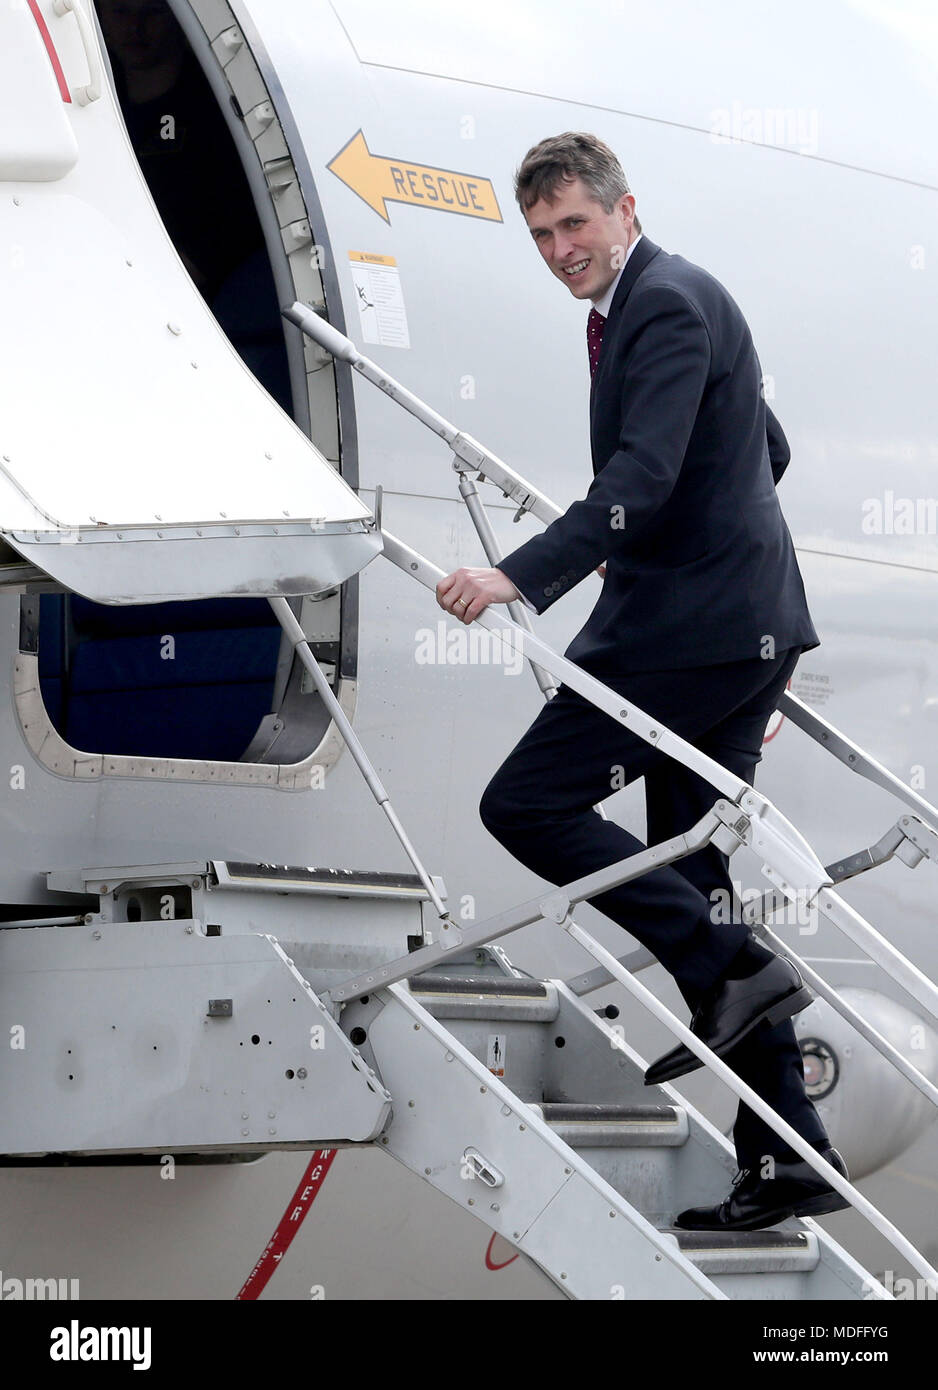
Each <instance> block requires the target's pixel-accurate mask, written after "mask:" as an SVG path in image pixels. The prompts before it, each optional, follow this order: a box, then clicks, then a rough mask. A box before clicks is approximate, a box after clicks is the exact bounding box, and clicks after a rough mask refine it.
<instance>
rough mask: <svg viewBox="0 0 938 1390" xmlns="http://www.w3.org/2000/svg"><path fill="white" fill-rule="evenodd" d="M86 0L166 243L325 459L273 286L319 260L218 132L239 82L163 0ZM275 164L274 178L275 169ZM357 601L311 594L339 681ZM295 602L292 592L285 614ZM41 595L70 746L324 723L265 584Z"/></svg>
mask: <svg viewBox="0 0 938 1390" xmlns="http://www.w3.org/2000/svg"><path fill="white" fill-rule="evenodd" d="M95 8H96V12H97V16H98V20H99V24H100V30H101V34H102V37H103V39H104V43H105V46H106V50H107V55H108V59H109V62H110V66H111V72H112V76H113V83H114V90H115V93H116V96H117V98H118V101H119V104H120V108H121V112H122V115H123V119H124V123H125V126H126V128H127V132H128V135H129V138H130V142H131V144H132V147H133V150H134V154H135V156H136V159H137V163H138V165H139V167H140V170H141V173H142V174H143V177H144V179H145V181H146V183H147V186H148V188H149V191H150V194H151V196H152V198H153V201H154V203H155V205H156V208H157V211H158V213H159V215H160V218H161V220H162V222H163V225H164V227H165V229H166V232H167V233H168V235H169V237H170V239H171V241H172V243H173V246H174V248H175V250H176V252H177V254H178V255H179V257H180V259H181V260H182V262H183V264H184V265H185V267H186V270H187V272H188V274H189V276H190V278H191V279H192V281H193V283H194V284H195V286H196V288H197V289H198V291H199V293H200V294H201V295H202V298H203V299H204V300H205V302H206V304H207V306H208V308H209V309H210V311H211V313H212V315H213V316H214V318H215V319H216V321H217V322H218V323H219V325H220V327H221V328H222V330H223V331H224V333H225V335H226V336H227V338H228V339H229V341H230V342H231V344H232V346H233V347H234V348H235V350H236V351H237V352H238V354H239V356H240V357H241V359H242V360H243V362H244V363H245V365H246V366H247V367H248V368H249V370H250V371H251V372H252V373H253V374H254V376H255V377H256V378H257V379H258V381H260V383H261V385H262V386H263V387H264V388H265V390H266V391H267V392H268V394H269V395H270V396H271V397H272V398H273V399H274V400H275V401H276V402H277V403H278V405H279V406H280V407H281V408H282V409H283V410H284V411H285V412H286V413H287V414H288V415H291V417H292V418H293V419H294V420H295V422H296V423H297V424H298V425H299V427H300V428H301V429H302V430H303V431H304V433H307V434H309V435H310V437H311V438H313V442H314V443H315V444H317V446H318V447H320V448H321V449H322V451H323V452H324V453H325V454H326V457H328V458H331V459H333V460H335V459H336V457H337V453H338V438H339V429H338V419H337V415H338V405H337V397H336V391H335V383H334V377H333V374H332V370H331V367H330V369H329V371H328V372H318V373H317V374H316V375H317V376H318V378H319V380H318V382H317V383H316V387H315V390H316V392H317V393H318V395H317V396H316V398H315V399H314V400H313V401H312V402H311V396H312V393H313V387H312V386H310V387H309V389H308V383H307V373H306V368H305V363H304V356H303V348H302V343H300V345H299V347H298V348H297V345H296V343H295V342H294V344H293V347H292V349H291V348H290V347H289V346H288V336H287V335H288V334H292V335H293V336H294V338H296V339H298V338H299V335H298V334H297V333H296V330H295V329H293V328H292V326H288V325H286V324H285V321H284V319H283V318H282V315H281V313H280V302H281V299H284V300H285V301H286V300H289V301H290V302H292V300H293V299H294V298H298V297H302V298H304V299H305V300H306V302H315V301H316V299H318V298H320V297H321V295H322V284H321V281H320V279H319V276H318V272H316V274H315V280H312V279H310V278H309V274H308V272H306V277H305V279H303V278H301V276H300V275H298V274H297V267H296V264H295V262H293V261H291V260H290V258H289V256H288V252H287V250H285V246H284V241H283V238H282V236H281V229H280V227H279V224H278V218H277V209H276V208H275V206H274V184H273V181H272V178H271V173H270V168H269V166H268V164H266V163H262V162H261V152H260V150H257V151H256V152H255V150H253V149H252V148H251V145H250V141H245V140H243V139H242V138H241V136H242V132H240V131H239V132H238V135H239V141H240V143H241V144H242V145H243V146H244V148H241V149H240V150H239V148H238V143H237V142H236V140H235V138H234V137H233V135H232V132H231V129H230V128H229V121H228V119H226V114H225V113H224V111H223V108H222V102H223V101H224V100H225V99H227V100H230V101H231V103H232V110H233V111H234V112H235V114H236V116H237V117H238V121H237V122H236V123H235V124H236V125H238V124H241V125H244V126H245V127H246V126H247V122H246V121H245V120H244V118H243V117H242V112H241V110H240V107H239V105H238V101H237V98H236V97H235V96H232V95H231V93H230V91H228V90H227V88H226V93H227V96H226V97H221V96H220V95H219V91H218V88H217V86H216V87H214V88H213V82H210V81H209V78H208V77H207V76H206V73H205V71H203V67H202V62H203V61H206V54H207V55H208V61H209V62H210V63H211V62H212V61H214V60H213V59H212V55H211V52H210V51H209V50H208V48H207V46H205V45H204V44H203V47H204V48H205V51H202V52H201V61H200V57H198V56H197V54H196V47H195V43H196V42H197V40H195V41H193V42H190V38H189V37H188V36H187V32H186V31H185V27H184V24H181V23H180V22H179V21H178V20H177V18H176V16H175V15H174V13H173V10H172V8H171V7H170V5H169V4H168V3H166V0H95ZM179 9H180V11H182V9H183V6H182V5H180V7H179ZM202 38H203V40H204V38H205V36H204V35H202ZM213 80H214V79H213ZM228 114H229V116H230V114H231V113H230V112H229V113H228ZM243 161H245V162H246V163H245V162H243ZM280 163H287V164H289V160H286V161H280ZM246 164H247V165H248V166H249V169H250V177H249V175H248V172H246ZM278 177H279V179H280V183H279V184H278V186H279V187H283V186H285V185H284V183H283V177H284V176H283V171H282V170H280V171H279V172H278ZM252 189H253V191H252ZM258 206H260V207H261V209H262V212H263V216H261V215H259V213H258ZM307 231H308V228H307ZM307 259H308V258H307ZM272 261H273V262H275V268H274V266H273V265H272ZM285 284H289V286H290V291H289V294H288V295H287V294H285V293H284V285H285ZM298 367H299V369H298ZM327 378H328V379H327ZM169 408H171V403H169ZM311 415H313V416H314V418H315V419H316V429H315V431H313V430H312V429H311V428H310V417H311ZM336 466H338V465H337V464H336ZM356 602H357V587H356V585H355V583H354V581H353V582H352V583H351V584H346V585H345V586H343V589H342V592H341V595H340V594H339V593H338V592H336V593H334V594H333V595H331V596H326V601H320V602H318V603H317V619H318V621H317V629H318V630H319V632H320V640H319V641H317V643H316V644H315V649H316V652H317V656H318V657H319V658H320V660H322V661H323V662H324V663H325V664H326V665H327V666H331V667H332V670H333V671H334V673H335V679H334V686H335V687H336V688H337V687H338V685H339V681H340V675H342V674H345V675H354V668H355V660H354V649H352V650H351V651H344V652H343V653H342V656H343V660H342V661H341V662H340V648H341V641H342V628H343V626H346V629H347V631H348V632H350V633H352V634H354V631H355V623H354V621H350V622H347V623H343V619H344V618H345V617H346V614H347V613H348V610H349V607H350V606H352V607H354V605H355V604H356ZM301 603H302V601H301V600H300V599H296V600H293V601H292V606H293V607H294V610H295V611H296V613H297V615H299V614H300V611H301ZM38 610H39V611H38V614H37V615H36V616H37V617H38V619H39V624H38V625H39V629H40V632H41V638H40V640H39V643H38V667H39V682H40V689H41V693H42V698H43V703H44V705H45V709H46V713H47V715H48V718H49V720H50V722H51V723H52V724H53V725H54V727H55V729H56V731H57V732H58V734H59V735H60V736H61V737H62V738H63V739H64V740H65V741H66V743H67V744H69V745H70V746H71V747H73V748H77V749H80V750H83V751H86V752H89V753H101V754H107V755H115V756H118V757H120V756H123V757H125V758H130V759H133V760H134V766H135V767H139V766H140V762H139V760H140V759H143V760H146V759H149V758H152V759H163V760H169V761H170V762H175V761H177V760H179V761H182V760H197V761H202V762H213V763H216V762H226V763H231V762H242V763H268V764H270V763H275V764H280V765H283V764H289V765H292V764H295V763H298V762H300V761H302V760H303V759H305V758H307V757H309V755H310V754H311V753H312V752H313V751H315V750H316V749H317V747H318V745H319V744H320V743H321V742H322V740H323V738H324V737H326V735H327V733H328V729H329V727H330V721H329V718H328V715H327V713H326V711H325V709H324V707H323V705H322V702H321V700H320V698H319V696H318V695H317V694H316V693H315V692H310V691H309V689H308V685H307V683H305V682H304V681H303V672H302V670H301V668H300V666H299V664H298V663H296V662H295V661H294V659H293V651H292V647H291V646H290V645H289V644H288V643H287V641H286V639H285V638H284V636H283V633H282V630H281V628H280V626H279V624H278V623H277V621H276V619H275V617H274V614H273V612H272V610H271V608H270V606H269V604H268V603H267V602H266V600H264V599H225V598H216V599H209V600H201V601H191V602H178V603H163V604H141V605H133V606H129V605H128V606H125V605H121V606H120V607H119V608H118V607H115V606H113V605H110V604H98V603H94V602H92V601H91V600H89V599H86V598H83V597H80V596H77V595H64V596H59V595H43V596H42V599H41V603H40V604H39V605H38ZM351 640H352V639H351V637H350V638H349V641H351ZM170 651H171V653H172V655H171V656H170V654H169V653H170ZM153 771H154V772H156V771H157V769H154V770H153ZM164 771H165V767H164Z"/></svg>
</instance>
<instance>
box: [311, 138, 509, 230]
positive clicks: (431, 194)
mask: <svg viewBox="0 0 938 1390" xmlns="http://www.w3.org/2000/svg"><path fill="white" fill-rule="evenodd" d="M326 167H327V168H328V169H329V170H330V171H331V172H332V173H333V174H335V176H336V178H339V179H341V180H342V182H343V183H344V184H345V185H346V186H347V187H348V188H350V189H351V190H352V192H353V193H357V194H358V196H359V198H362V199H363V200H364V201H365V202H366V203H367V204H368V206H369V207H370V208H373V209H374V210H375V212H376V213H377V214H378V216H379V217H383V218H384V220H385V222H387V223H388V224H389V225H390V222H391V219H390V217H389V216H388V210H387V206H386V204H387V203H410V204H411V206H412V207H421V208H434V209H435V210H436V211H437V212H458V213H461V214H462V215H463V216H464V217H481V218H484V219H485V220H486V221H488V222H501V221H502V214H501V211H500V209H499V206H498V199H497V198H496V197H495V189H494V188H493V187H492V183H491V180H490V179H482V178H479V177H477V175H475V174H461V173H458V172H457V171H456V170H455V169H435V168H433V167H432V166H431V165H429V164H414V163H412V162H411V161H410V160H406V159H388V158H387V157H386V156H385V155H380V154H372V153H371V151H370V150H369V148H368V146H367V144H366V143H365V137H364V135H363V134H362V132H361V131H360V130H358V131H356V132H355V134H354V135H353V136H352V138H351V140H350V141H349V142H348V144H347V145H344V146H343V148H342V149H341V150H339V153H338V154H337V155H336V156H335V158H334V159H332V160H330V162H329V164H328V165H327V166H326Z"/></svg>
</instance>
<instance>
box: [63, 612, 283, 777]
mask: <svg viewBox="0 0 938 1390" xmlns="http://www.w3.org/2000/svg"><path fill="white" fill-rule="evenodd" d="M39 633H40V636H39V682H40V688H41V691H42V697H43V700H44V702H45V705H46V709H47V710H48V712H49V716H50V718H51V719H52V722H53V724H54V725H55V727H56V728H57V729H58V731H59V733H60V734H61V735H62V737H63V738H65V739H66V741H67V742H68V743H70V744H71V745H72V746H73V747H75V748H80V749H83V750H85V751H87V752H94V753H115V754H127V755H130V756H133V755H137V756H143V757H154V758H208V759H212V760H216V761H223V762H229V761H237V760H238V759H239V758H240V757H241V755H242V754H243V752H244V750H245V748H246V747H247V745H248V744H249V743H250V741H251V739H252V737H253V735H254V733H255V731H256V729H257V726H258V724H259V723H260V721H261V719H262V718H263V717H264V715H265V714H268V713H269V712H270V707H271V700H272V696H273V685H274V675H275V671H276V666H277V656H278V653H279V650H280V634H281V628H280V625H279V623H278V622H277V619H276V617H275V616H274V613H273V611H272V609H271V607H270V604H269V603H268V602H267V600H266V599H204V600H199V601H196V602H192V603H154V604H141V605H134V606H132V607H115V606H113V605H111V604H99V603H92V602H91V600H90V599H85V598H80V597H78V596H77V595H70V596H68V598H67V600H66V598H65V596H62V595H58V594H43V595H42V596H41V598H40V611H39Z"/></svg>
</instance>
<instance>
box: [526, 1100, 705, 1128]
mask: <svg viewBox="0 0 938 1390" xmlns="http://www.w3.org/2000/svg"><path fill="white" fill-rule="evenodd" d="M539 1108H540V1110H541V1112H542V1113H543V1116H544V1119H545V1120H547V1121H548V1122H551V1123H552V1122H554V1121H556V1122H558V1123H561V1122H565V1123H568V1124H589V1123H591V1122H592V1123H597V1124H641V1123H643V1122H654V1123H656V1124H667V1123H668V1122H669V1121H674V1122H678V1121H679V1120H680V1119H681V1117H682V1116H683V1114H684V1111H683V1109H682V1108H681V1107H680V1106H677V1105H583V1104H571V1103H569V1102H566V1101H542V1102H541V1103H540V1107H539Z"/></svg>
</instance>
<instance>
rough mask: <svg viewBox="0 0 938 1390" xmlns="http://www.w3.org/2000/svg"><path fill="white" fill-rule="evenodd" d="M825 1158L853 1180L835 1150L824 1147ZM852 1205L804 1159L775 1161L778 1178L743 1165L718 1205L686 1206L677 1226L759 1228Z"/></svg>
mask: <svg viewBox="0 0 938 1390" xmlns="http://www.w3.org/2000/svg"><path fill="white" fill-rule="evenodd" d="M821 1158H823V1159H826V1160H827V1162H828V1163H829V1164H830V1165H831V1167H832V1168H834V1170H835V1171H836V1172H838V1173H839V1174H840V1176H841V1177H842V1178H847V1179H849V1177H850V1174H849V1173H848V1172H847V1165H846V1163H844V1161H843V1158H842V1157H841V1156H840V1154H839V1153H838V1152H837V1150H836V1149H826V1150H825V1151H824V1153H822V1154H821ZM849 1205H850V1203H849V1202H848V1201H847V1199H846V1197H841V1195H840V1193H839V1192H836V1191H835V1190H834V1188H832V1187H831V1186H830V1184H829V1183H826V1182H825V1181H824V1179H823V1178H822V1177H821V1175H820V1173H816V1172H815V1171H814V1169H813V1168H812V1167H811V1165H810V1164H808V1163H805V1162H804V1160H803V1159H799V1160H798V1161H797V1162H796V1163H783V1162H782V1161H781V1160H780V1159H776V1160H775V1176H774V1177H772V1178H763V1177H761V1176H760V1171H759V1169H757V1168H744V1169H742V1170H741V1171H740V1172H739V1173H738V1174H737V1175H736V1177H735V1178H734V1179H733V1191H732V1192H731V1193H730V1195H729V1196H728V1197H725V1198H724V1199H723V1201H722V1202H721V1203H720V1204H719V1205H718V1206H715V1207H688V1209H687V1210H686V1211H682V1212H681V1213H680V1215H679V1216H678V1217H677V1218H676V1220H675V1222H674V1224H675V1226H678V1227H680V1228H681V1229H682V1230H685V1231H755V1230H759V1229H760V1228H761V1227H762V1226H774V1225H775V1224H776V1223H777V1222H779V1221H784V1220H786V1218H787V1217H789V1216H823V1215H824V1213H825V1212H830V1211H842V1210H843V1208H844V1207H848V1206H849Z"/></svg>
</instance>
